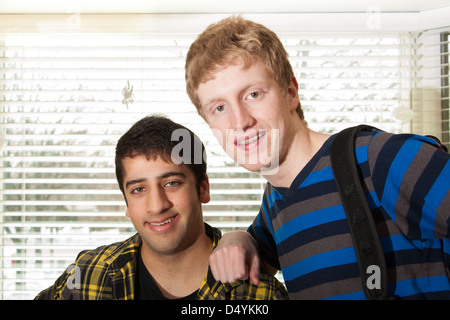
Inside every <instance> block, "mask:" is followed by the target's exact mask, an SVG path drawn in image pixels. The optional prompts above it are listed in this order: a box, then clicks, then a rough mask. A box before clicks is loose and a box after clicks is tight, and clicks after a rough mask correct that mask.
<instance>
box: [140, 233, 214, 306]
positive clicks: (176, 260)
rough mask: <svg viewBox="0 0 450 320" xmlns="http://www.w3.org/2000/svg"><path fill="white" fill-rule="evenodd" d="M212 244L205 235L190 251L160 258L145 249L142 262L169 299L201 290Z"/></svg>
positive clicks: (142, 250)
mask: <svg viewBox="0 0 450 320" xmlns="http://www.w3.org/2000/svg"><path fill="white" fill-rule="evenodd" d="M211 250H212V240H211V239H210V238H209V237H208V236H207V235H206V234H205V233H203V234H202V235H200V236H199V237H198V239H197V241H196V242H195V243H194V244H193V245H192V246H190V247H188V248H186V249H185V250H183V251H181V252H177V253H174V254H158V253H156V252H153V251H151V250H148V249H147V248H146V247H145V246H144V242H143V247H142V249H141V255H142V260H143V262H144V264H145V267H146V268H147V270H148V272H149V273H150V275H151V276H152V278H153V280H154V281H155V283H156V284H157V285H158V287H159V288H160V290H161V292H162V293H163V295H164V296H165V297H167V298H169V299H173V298H181V297H185V296H188V295H189V294H191V293H193V292H194V291H196V290H198V289H199V288H200V286H201V284H202V281H203V279H204V278H205V276H206V274H207V271H208V267H209V255H210V253H211Z"/></svg>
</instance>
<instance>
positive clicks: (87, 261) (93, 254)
mask: <svg viewBox="0 0 450 320" xmlns="http://www.w3.org/2000/svg"><path fill="white" fill-rule="evenodd" d="M140 242H141V240H140V236H139V235H138V234H135V235H134V236H132V237H130V238H128V239H127V240H125V241H120V242H115V243H112V244H109V245H105V246H100V247H98V248H96V249H93V250H84V251H81V252H80V253H79V254H78V256H77V259H76V261H75V264H76V265H78V266H88V265H101V264H110V263H112V262H113V261H115V260H116V259H117V258H119V257H121V256H123V255H130V257H134V255H135V254H136V253H137V250H138V248H139V246H140Z"/></svg>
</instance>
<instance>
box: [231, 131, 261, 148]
mask: <svg viewBox="0 0 450 320" xmlns="http://www.w3.org/2000/svg"><path fill="white" fill-rule="evenodd" d="M264 134H265V132H260V133H258V134H257V135H255V136H253V138H250V139H245V140H241V141H238V142H237V144H238V145H239V146H243V145H246V144H250V143H252V142H255V141H256V140H258V139H260V138H261V137H262V136H263V135H264Z"/></svg>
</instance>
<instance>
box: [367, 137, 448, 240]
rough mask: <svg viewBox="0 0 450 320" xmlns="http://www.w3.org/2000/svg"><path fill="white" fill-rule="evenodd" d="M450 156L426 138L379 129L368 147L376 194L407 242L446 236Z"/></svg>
mask: <svg viewBox="0 0 450 320" xmlns="http://www.w3.org/2000/svg"><path fill="white" fill-rule="evenodd" d="M449 158H450V154H448V153H446V152H444V151H442V150H441V149H439V148H437V146H436V143H435V142H434V141H433V140H431V139H428V138H426V137H422V136H417V135H411V134H399V135H392V134H388V133H384V132H383V133H379V134H377V135H376V136H375V137H374V138H373V139H372V141H371V143H370V147H369V165H370V169H371V176H372V181H373V185H374V189H375V192H376V195H377V197H378V199H379V201H380V203H381V204H382V205H383V207H384V208H385V210H386V212H387V213H388V214H389V215H390V217H391V218H392V220H393V221H394V222H395V223H396V224H397V225H398V226H399V227H400V229H401V230H402V232H403V233H404V234H405V235H406V236H407V237H408V238H409V239H411V240H426V239H436V238H439V239H442V238H449V234H450V227H449V225H450V161H449Z"/></svg>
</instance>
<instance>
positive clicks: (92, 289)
mask: <svg viewBox="0 0 450 320" xmlns="http://www.w3.org/2000/svg"><path fill="white" fill-rule="evenodd" d="M205 229H206V233H207V234H208V236H210V237H211V238H212V239H213V249H214V248H215V247H216V246H217V244H218V242H219V240H220V238H221V237H222V235H221V232H220V230H218V229H216V228H212V227H211V226H209V225H208V224H206V223H205ZM140 245H141V237H140V236H139V234H136V235H134V236H133V237H131V238H129V239H128V240H125V241H123V242H118V243H114V244H112V245H108V246H102V247H99V248H97V249H95V250H87V251H82V252H81V253H80V254H79V255H78V257H77V259H76V261H75V262H74V263H73V264H72V265H71V266H69V268H67V271H66V272H64V273H63V274H62V275H61V276H60V277H59V278H58V279H57V280H56V281H55V283H54V285H53V286H51V287H50V288H48V289H46V290H44V291H42V292H41V293H39V294H38V295H37V296H36V298H35V299H37V300H111V299H114V300H129V299H134V298H135V291H136V281H137V272H136V265H137V259H138V254H139V246H140ZM197 299H198V300H287V299H288V294H287V292H286V289H285V288H284V286H283V284H281V283H280V282H279V281H278V280H277V279H276V278H275V277H274V276H272V275H270V274H268V273H264V272H261V275H260V283H259V285H258V286H256V285H254V284H252V283H251V282H250V281H249V280H247V281H236V282H234V283H226V284H223V283H221V282H218V281H216V280H215V279H214V277H213V275H212V273H211V269H209V268H208V274H207V275H206V277H205V279H204V280H203V283H202V285H201V287H200V290H199V291H198V295H197Z"/></svg>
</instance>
